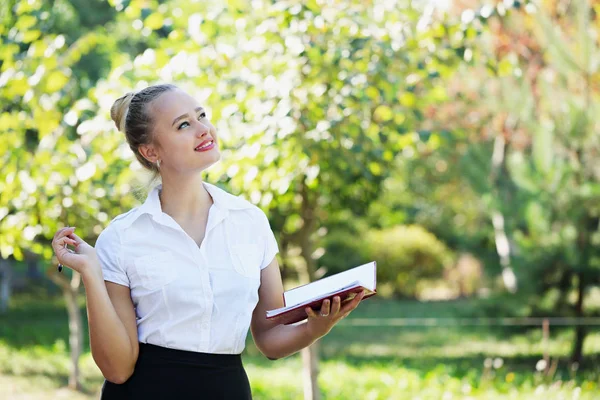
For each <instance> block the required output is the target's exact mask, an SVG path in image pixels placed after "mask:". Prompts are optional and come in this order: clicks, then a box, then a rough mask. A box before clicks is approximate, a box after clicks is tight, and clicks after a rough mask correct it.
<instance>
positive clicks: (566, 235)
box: [415, 1, 600, 361]
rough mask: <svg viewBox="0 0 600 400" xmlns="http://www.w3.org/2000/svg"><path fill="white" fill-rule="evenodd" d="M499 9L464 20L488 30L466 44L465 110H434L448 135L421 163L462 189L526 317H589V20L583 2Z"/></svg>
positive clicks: (592, 228)
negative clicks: (483, 219)
mask: <svg viewBox="0 0 600 400" xmlns="http://www.w3.org/2000/svg"><path fill="white" fill-rule="evenodd" d="M503 7H504V6H503V5H498V7H497V8H495V9H494V8H491V7H487V6H486V7H482V8H481V9H480V10H478V11H477V12H474V11H470V12H468V13H467V12H465V13H466V14H463V15H467V17H468V18H472V19H475V20H479V21H485V24H487V26H488V27H489V29H488V30H485V31H484V33H485V34H484V35H481V36H478V37H477V40H475V41H473V43H472V46H473V47H472V48H473V50H472V51H470V52H469V53H468V54H469V58H470V59H472V61H471V65H470V66H468V67H466V66H464V67H463V68H461V73H459V74H457V77H458V79H457V80H456V81H454V87H453V89H452V93H453V96H455V97H456V98H458V99H461V101H460V102H454V103H448V104H445V105H444V106H442V107H437V108H435V109H432V110H430V113H431V115H432V116H434V117H435V124H437V125H438V126H439V125H442V126H444V127H445V129H446V130H447V134H446V135H444V136H443V137H442V139H443V140H442V143H441V145H439V146H438V149H439V150H438V151H436V152H432V153H431V155H430V156H428V157H427V158H428V159H429V161H427V162H428V163H429V164H428V165H430V166H433V165H438V163H443V164H439V165H444V168H441V169H442V170H443V171H441V170H440V171H438V172H445V173H440V174H437V175H438V176H437V179H442V180H444V181H446V182H455V183H457V184H456V188H458V190H460V191H461V192H462V190H463V189H462V188H463V187H467V188H468V191H467V192H465V193H467V195H468V196H469V197H468V199H470V200H471V201H473V200H474V202H473V203H470V204H473V205H474V209H475V210H479V212H478V214H479V215H487V216H488V217H489V218H490V219H491V220H492V221H493V222H494V224H493V225H492V226H493V230H487V235H488V237H489V236H490V235H493V236H494V237H495V239H494V241H495V242H496V245H497V248H498V254H499V256H500V257H502V256H503V254H504V256H508V255H510V259H509V261H510V264H508V261H507V260H506V259H505V261H502V260H500V263H501V266H503V267H506V266H507V265H514V266H516V267H515V271H514V273H515V275H516V277H517V278H519V279H518V281H519V292H520V293H519V294H518V295H519V296H520V297H521V298H522V299H523V301H522V304H523V305H524V306H526V307H527V308H528V310H529V311H528V313H530V314H531V313H533V314H538V313H544V314H547V313H548V312H552V313H557V314H559V315H565V314H566V315H569V314H570V315H573V316H577V317H582V316H585V315H591V313H589V312H588V313H586V312H585V309H584V304H585V297H586V293H587V292H588V291H589V289H590V288H591V287H593V286H597V285H598V284H600V270H599V268H598V261H597V260H598V254H597V251H596V250H595V247H596V246H595V243H596V242H595V241H596V238H597V236H598V217H599V212H598V208H597V206H596V204H597V200H598V195H599V193H600V191H599V190H598V188H599V186H598V183H599V182H598V178H599V176H598V174H597V172H596V169H595V166H594V163H593V161H592V160H593V159H594V157H595V156H596V155H597V154H598V150H599V148H598V146H599V143H598V129H599V127H598V123H597V121H595V120H594V119H593V118H592V115H596V114H595V113H597V111H598V106H599V102H598V99H599V90H598V89H599V88H598V86H597V85H596V84H595V81H596V80H597V77H598V65H597V63H596V64H595V63H594V62H593V61H592V60H594V59H597V58H598V56H599V54H600V49H599V46H598V40H597V35H594V34H589V32H590V31H591V32H596V31H597V29H598V17H597V13H594V12H592V11H591V7H590V5H589V3H588V2H579V3H577V4H575V3H570V2H560V1H557V2H546V3H541V4H540V5H538V6H536V5H534V4H527V5H524V6H523V7H521V8H519V7H517V8H515V9H513V10H509V11H507V10H506V9H504V8H503ZM476 49H479V50H480V51H476ZM483 49H489V51H484V50H483ZM465 54H467V53H465ZM451 87H452V86H451ZM423 161H424V160H417V161H415V164H416V165H419V164H421V165H422V162H423ZM432 175H436V174H435V173H433V174H431V173H430V174H426V176H429V177H430V178H429V179H435V178H433V177H432ZM425 182H431V180H429V181H428V180H426V181H425ZM453 193H454V194H455V195H456V194H457V191H456V190H455V191H453ZM472 193H475V194H476V196H475V197H472V196H471V194H472ZM448 197H452V196H448ZM498 216H501V218H499V217H498ZM487 242H488V243H489V240H488V241H487ZM509 249H510V250H511V251H510V252H509V251H507V250H509ZM571 291H575V292H576V293H577V296H576V301H575V302H573V303H570V302H569V296H568V294H569V293H570V292H571ZM554 294H558V295H557V296H554ZM553 298H555V300H552V299H553ZM542 299H547V300H549V301H542ZM541 303H544V304H548V303H549V304H551V308H549V309H544V308H542V307H541V306H540V304H541ZM584 338H585V330H584V327H582V326H578V327H577V328H576V339H575V342H574V345H573V353H572V359H573V360H574V361H580V360H581V357H582V352H581V350H582V344H583V340H584Z"/></svg>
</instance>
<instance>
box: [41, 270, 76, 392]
mask: <svg viewBox="0 0 600 400" xmlns="http://www.w3.org/2000/svg"><path fill="white" fill-rule="evenodd" d="M72 274H73V275H72V277H71V280H70V281H69V279H68V278H67V277H66V276H64V275H63V274H59V273H56V272H55V270H54V268H52V269H51V271H49V273H48V276H49V277H50V279H51V280H52V281H53V282H54V283H56V284H57V285H58V286H59V287H60V288H61V289H62V291H63V296H64V297H65V302H66V304H67V312H68V315H69V347H70V351H71V372H70V374H69V388H71V389H74V390H82V385H81V371H80V369H79V358H80V357H81V353H82V352H83V319H82V317H81V312H80V310H79V306H78V304H77V298H78V297H79V287H80V285H81V275H80V274H79V273H77V272H75V271H73V272H72Z"/></svg>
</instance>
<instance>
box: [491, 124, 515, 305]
mask: <svg viewBox="0 0 600 400" xmlns="http://www.w3.org/2000/svg"><path fill="white" fill-rule="evenodd" d="M505 154H506V141H505V139H504V136H503V135H502V134H497V135H496V138H495V140H494V152H493V154H492V170H491V173H490V181H491V186H492V188H494V187H495V188H496V189H497V192H499V191H500V187H499V186H500V183H498V181H499V177H500V175H501V174H502V171H503V166H504V162H505V158H506V157H505ZM499 208H500V207H498V209H496V210H493V212H492V224H493V225H494V239H495V242H496V252H497V253H498V257H499V258H500V265H501V266H502V280H503V282H504V287H505V288H506V289H507V290H508V291H509V292H511V293H515V292H516V291H517V277H516V276H515V273H514V271H513V269H512V266H511V263H510V242H509V241H508V236H507V235H506V230H505V227H504V215H503V214H502V212H501V211H500V209H499Z"/></svg>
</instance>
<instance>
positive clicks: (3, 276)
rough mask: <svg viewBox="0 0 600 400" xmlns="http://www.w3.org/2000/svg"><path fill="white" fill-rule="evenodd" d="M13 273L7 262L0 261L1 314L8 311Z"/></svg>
mask: <svg viewBox="0 0 600 400" xmlns="http://www.w3.org/2000/svg"><path fill="white" fill-rule="evenodd" d="M11 278H12V271H11V269H10V263H9V262H8V261H7V260H2V259H0V314H3V313H5V312H6V311H7V310H8V303H9V302H10V286H11V282H10V281H11Z"/></svg>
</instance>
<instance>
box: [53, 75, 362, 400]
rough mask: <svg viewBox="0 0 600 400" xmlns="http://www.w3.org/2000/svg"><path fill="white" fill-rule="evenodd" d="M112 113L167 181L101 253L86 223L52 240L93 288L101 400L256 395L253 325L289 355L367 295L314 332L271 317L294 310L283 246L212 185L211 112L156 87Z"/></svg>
mask: <svg viewBox="0 0 600 400" xmlns="http://www.w3.org/2000/svg"><path fill="white" fill-rule="evenodd" d="M111 117H112V118H113V120H114V121H115V124H116V125H117V127H118V128H119V130H121V131H122V132H124V133H125V136H126V138H127V142H128V143H129V146H130V148H131V149H132V151H133V152H134V154H135V155H136V157H137V159H138V160H139V161H140V163H141V164H142V165H143V166H144V167H145V168H147V169H149V170H151V171H153V172H154V173H156V174H159V175H160V178H161V180H162V185H159V186H157V187H156V188H155V189H154V190H153V191H152V192H151V193H150V194H149V196H148V198H147V200H146V202H145V203H144V204H143V205H142V206H140V207H136V208H134V209H132V210H131V211H129V212H127V213H125V214H122V215H120V216H118V217H116V218H115V219H114V220H113V221H112V222H111V223H110V224H109V226H108V227H107V228H106V229H105V230H104V231H103V232H102V234H101V235H100V236H99V238H98V241H97V242H96V248H95V249H94V248H93V247H91V246H90V245H88V244H87V243H85V242H84V241H83V240H81V238H79V237H78V236H77V235H76V234H75V233H74V230H75V228H74V227H67V228H63V229H61V230H59V231H58V232H57V233H56V235H55V237H54V240H53V242H52V246H53V248H54V251H55V253H56V256H57V258H58V260H59V262H60V263H61V264H64V265H66V266H68V267H69V268H72V269H73V270H75V271H77V272H79V273H80V274H81V276H82V279H83V283H84V285H85V290H86V296H87V310H88V323H89V330H90V345H91V349H92V355H93V357H94V360H95V362H96V364H97V365H98V367H99V368H100V370H101V371H102V374H103V375H104V377H105V378H106V380H105V382H104V385H103V388H102V397H101V398H102V399H106V400H111V399H142V398H143V399H146V398H162V397H166V396H169V397H172V398H176V399H192V398H194V399H197V398H202V399H250V398H251V393H250V385H249V383H248V378H247V376H246V373H245V371H244V368H243V366H242V362H241V358H240V353H241V352H242V350H243V349H244V345H245V338H246V336H247V333H248V329H249V327H251V329H252V336H253V338H254V341H255V343H256V346H257V347H258V349H259V350H260V351H261V352H262V353H263V354H264V355H265V356H267V357H268V358H270V359H278V358H281V357H286V356H288V355H290V354H293V353H295V352H297V351H299V350H300V349H302V348H304V347H306V346H309V345H310V344H311V343H313V342H314V341H316V340H317V339H319V338H320V337H322V336H323V335H325V334H327V333H328V332H329V331H330V330H331V328H332V327H333V326H334V325H335V324H336V323H337V322H338V321H339V320H340V319H342V318H343V317H344V316H346V315H347V314H348V313H349V312H350V311H352V310H353V309H354V308H356V306H357V305H358V303H359V302H360V300H361V299H362V295H360V296H357V297H356V298H355V299H354V300H353V301H351V302H348V303H347V304H344V305H343V307H342V306H341V304H340V299H339V297H335V298H334V299H333V300H332V301H331V302H330V301H329V300H326V301H325V302H324V303H323V306H322V307H321V310H320V313H319V314H317V313H315V312H314V311H313V310H311V309H310V308H307V310H306V311H307V313H308V315H309V318H308V320H307V322H306V323H304V324H299V325H290V326H287V325H277V324H276V323H274V322H272V321H270V320H267V319H266V317H265V312H266V311H267V310H270V309H274V308H279V307H282V306H283V296H282V293H283V286H282V282H281V275H280V272H279V266H278V263H277V260H276V257H275V255H276V254H277V252H278V249H277V242H276V241H275V238H274V236H273V232H272V231H271V229H270V227H269V222H268V220H267V218H266V216H265V215H264V213H263V212H262V211H261V210H260V209H259V208H257V207H256V206H254V205H252V204H251V203H249V202H247V201H245V200H243V199H241V198H238V197H235V196H233V195H231V194H229V193H227V192H225V191H223V190H221V189H219V188H217V187H216V186H213V185H210V184H208V183H205V182H203V181H202V176H201V174H202V171H204V170H205V169H206V168H208V167H210V166H211V165H212V164H214V163H216V162H217V161H218V160H219V158H220V154H219V143H218V137H217V132H216V130H215V127H214V126H213V125H212V124H211V123H210V121H209V120H208V119H207V117H206V113H205V111H204V109H203V108H202V107H201V106H200V105H198V103H197V102H196V101H195V100H194V98H192V97H191V96H189V95H188V94H186V93H185V92H183V91H182V90H180V89H179V88H177V87H176V86H173V85H156V86H151V87H148V88H145V89H144V90H142V91H140V92H137V93H135V94H134V93H128V94H126V95H125V96H123V97H121V98H119V99H117V100H116V101H115V103H114V105H113V107H112V109H111ZM67 245H71V246H74V248H75V250H74V251H70V250H68V249H67V248H66V246H67ZM330 303H331V304H330Z"/></svg>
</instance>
